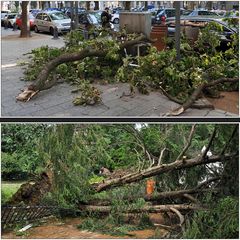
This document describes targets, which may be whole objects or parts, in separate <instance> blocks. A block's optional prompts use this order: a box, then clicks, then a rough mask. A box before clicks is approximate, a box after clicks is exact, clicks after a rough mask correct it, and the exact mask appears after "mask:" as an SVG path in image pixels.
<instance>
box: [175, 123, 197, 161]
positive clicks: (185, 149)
mask: <svg viewBox="0 0 240 240" xmlns="http://www.w3.org/2000/svg"><path fill="white" fill-rule="evenodd" d="M195 128H196V124H194V125H192V128H191V131H190V134H189V138H188V141H187V145H186V146H185V147H184V149H183V150H182V152H181V153H180V154H179V155H178V157H177V160H180V159H181V158H182V157H183V155H184V154H185V152H186V151H187V150H188V148H189V147H190V145H191V143H192V138H193V134H194V131H195Z"/></svg>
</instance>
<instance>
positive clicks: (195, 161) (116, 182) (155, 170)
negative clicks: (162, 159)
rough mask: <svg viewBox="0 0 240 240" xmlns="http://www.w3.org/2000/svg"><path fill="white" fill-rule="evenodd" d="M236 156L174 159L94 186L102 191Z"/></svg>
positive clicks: (96, 189)
mask: <svg viewBox="0 0 240 240" xmlns="http://www.w3.org/2000/svg"><path fill="white" fill-rule="evenodd" d="M234 156H236V154H225V155H224V156H223V155H216V156H211V157H209V158H208V159H204V160H203V159H202V158H199V157H196V158H192V159H188V160H185V161H184V162H183V161H174V162H172V163H169V164H161V165H160V166H154V167H152V168H148V169H146V170H143V171H141V172H135V173H131V174H128V175H125V176H122V177H120V178H115V179H106V180H105V182H104V183H97V184H96V183H95V184H93V185H92V186H93V188H94V189H95V191H96V192H101V191H104V190H106V189H110V188H114V187H118V186H122V185H124V184H129V183H133V182H137V181H139V180H142V179H145V178H149V177H152V176H155V175H159V174H163V173H166V172H169V171H173V170H179V169H185V168H191V167H194V166H198V165H202V164H208V163H214V162H223V161H228V160H231V159H232V157H234Z"/></svg>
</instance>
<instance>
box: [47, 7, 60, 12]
mask: <svg viewBox="0 0 240 240" xmlns="http://www.w3.org/2000/svg"><path fill="white" fill-rule="evenodd" d="M44 11H46V12H49V11H61V9H60V8H45V9H44Z"/></svg>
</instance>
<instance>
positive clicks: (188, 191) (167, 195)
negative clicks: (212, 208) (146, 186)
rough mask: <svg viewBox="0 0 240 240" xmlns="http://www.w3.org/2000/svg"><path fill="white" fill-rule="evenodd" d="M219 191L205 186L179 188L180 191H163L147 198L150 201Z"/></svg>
mask: <svg viewBox="0 0 240 240" xmlns="http://www.w3.org/2000/svg"><path fill="white" fill-rule="evenodd" d="M214 191H219V189H217V188H213V189H212V188H204V189H198V188H193V189H186V190H178V191H171V192H161V193H158V194H156V195H153V196H149V197H146V198H145V199H146V200H148V201H156V200H162V199H166V198H178V197H184V196H183V195H184V194H195V193H203V192H214Z"/></svg>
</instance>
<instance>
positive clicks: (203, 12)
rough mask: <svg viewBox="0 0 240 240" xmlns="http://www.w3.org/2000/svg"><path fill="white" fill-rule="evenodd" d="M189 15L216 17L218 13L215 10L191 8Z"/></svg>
mask: <svg viewBox="0 0 240 240" xmlns="http://www.w3.org/2000/svg"><path fill="white" fill-rule="evenodd" d="M188 16H189V17H198V16H205V17H209V16H213V17H218V16H219V15H218V14H217V13H216V12H212V11H208V10H193V11H191V13H190V14H189V15H188Z"/></svg>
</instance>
